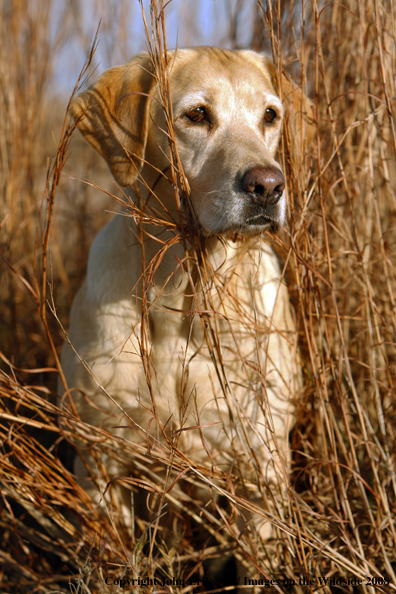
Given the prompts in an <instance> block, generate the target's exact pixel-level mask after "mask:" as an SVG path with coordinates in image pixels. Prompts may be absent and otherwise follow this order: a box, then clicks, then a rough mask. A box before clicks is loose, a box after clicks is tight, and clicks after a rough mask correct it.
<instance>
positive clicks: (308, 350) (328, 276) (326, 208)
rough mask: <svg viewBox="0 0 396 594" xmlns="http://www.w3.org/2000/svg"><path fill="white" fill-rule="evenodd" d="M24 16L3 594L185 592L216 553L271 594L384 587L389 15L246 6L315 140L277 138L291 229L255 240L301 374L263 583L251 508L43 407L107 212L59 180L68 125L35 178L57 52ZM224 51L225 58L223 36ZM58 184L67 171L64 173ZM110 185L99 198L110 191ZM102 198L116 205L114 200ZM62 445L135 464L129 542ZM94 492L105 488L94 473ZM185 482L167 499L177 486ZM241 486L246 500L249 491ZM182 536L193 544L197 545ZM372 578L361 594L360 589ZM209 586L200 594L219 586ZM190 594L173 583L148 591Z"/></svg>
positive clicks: (7, 109) (147, 447)
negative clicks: (292, 329) (285, 484)
mask: <svg viewBox="0 0 396 594" xmlns="http://www.w3.org/2000/svg"><path fill="white" fill-rule="evenodd" d="M32 5H34V6H35V7H36V8H37V7H40V10H38V8H37V11H36V12H34V11H33V12H32V13H29V15H30V17H29V19H28V18H26V19H25V18H24V17H23V14H24V3H23V2H17V1H16V0H15V1H13V2H9V3H7V7H8V9H9V12H10V14H11V15H12V16H13V18H12V19H11V21H10V23H11V24H10V25H8V24H7V21H6V20H4V21H3V22H2V27H3V31H2V38H4V39H5V40H8V41H7V43H8V44H7V43H4V44H2V47H1V49H0V52H1V54H0V56H1V63H0V68H1V91H2V93H1V98H0V101H1V102H2V105H1V109H0V113H1V114H2V115H1V129H0V154H1V163H2V170H3V182H2V197H1V200H2V209H1V212H2V213H3V214H2V220H1V222H0V225H1V230H0V232H1V250H2V262H3V264H2V269H1V295H2V299H1V301H2V304H1V310H2V314H3V315H2V320H3V322H2V325H1V328H0V350H1V358H2V359H1V361H2V363H1V372H0V373H1V376H0V381H1V387H0V406H1V411H0V418H1V424H0V433H1V444H2V457H1V461H0V476H1V487H0V488H1V504H0V514H1V515H0V525H1V536H0V542H1V545H0V547H1V550H0V578H2V579H0V583H2V586H1V587H0V588H1V591H2V592H10V593H11V592H12V593H13V594H14V593H18V592H21V593H26V592H46V593H49V592H54V591H60V592H78V593H80V592H87V593H89V592H92V593H96V592H98V593H99V592H113V591H117V587H115V586H114V585H109V584H111V583H112V582H111V580H110V582H108V583H107V584H106V577H109V576H111V578H112V580H114V579H138V578H139V579H143V578H147V577H150V576H153V575H155V576H156V577H161V578H162V579H168V580H172V579H173V578H180V577H183V578H184V579H185V580H186V581H187V580H188V579H191V578H194V579H197V580H198V579H202V577H203V573H202V572H203V569H202V564H203V561H204V560H205V558H206V557H208V556H216V555H224V554H226V553H227V552H229V551H231V550H232V551H234V553H235V554H236V555H237V556H238V557H239V558H240V559H241V560H242V561H243V562H244V563H245V564H246V575H247V576H249V577H259V576H260V575H261V576H262V577H263V578H264V577H265V576H264V575H263V573H261V574H260V571H261V572H264V574H266V576H267V577H269V578H274V579H275V578H276V579H278V580H280V583H279V585H277V586H272V588H268V589H267V591H273V592H275V591H278V592H296V593H299V594H302V593H303V592H304V593H305V592H313V591H314V590H315V587H318V584H319V577H321V578H329V579H330V578H332V577H333V578H337V579H338V578H344V579H346V580H348V579H352V578H357V579H360V580H362V582H363V583H362V584H361V585H359V586H355V585H354V586H348V585H344V586H343V589H344V590H345V591H346V592H351V593H352V592H364V593H366V592H367V593H373V592H376V591H383V592H388V591H393V590H395V589H396V576H395V571H396V562H395V547H396V525H395V511H396V497H395V494H396V475H395V468H394V466H395V452H396V448H395V438H396V436H395V426H396V422H395V421H396V419H395V413H396V409H395V406H396V402H395V382H396V356H395V355H396V351H395V339H394V337H395V331H396V306H395V299H396V297H395V296H396V273H395V266H396V258H395V239H394V238H395V222H396V197H395V194H396V176H395V172H396V131H395V108H396V89H395V80H396V49H395V48H396V45H395V16H396V15H395V9H394V6H393V3H392V2H389V3H384V4H380V3H379V2H377V1H376V0H364V2H361V3H360V4H359V6H357V5H356V4H355V3H354V2H351V1H350V2H346V3H343V4H342V5H341V4H337V3H335V4H331V5H325V4H324V3H320V4H318V3H316V2H315V1H314V0H312V1H309V2H308V3H307V4H306V5H305V6H304V5H303V3H300V2H293V3H290V4H289V3H284V6H282V5H283V3H282V2H280V3H279V4H278V5H275V3H272V4H268V5H267V4H264V3H263V4H261V3H260V4H259V5H258V9H257V16H256V18H257V23H256V25H257V26H256V27H255V32H254V39H253V40H252V44H253V46H254V49H258V50H260V49H262V48H263V47H265V49H268V46H269V45H270V46H271V50H272V52H273V55H274V60H275V63H276V64H277V65H278V68H279V72H280V71H281V69H282V68H283V69H284V71H285V72H286V73H289V74H290V73H291V74H292V75H293V77H294V80H295V81H296V82H297V83H300V84H301V85H302V87H303V88H304V89H305V90H307V91H308V93H309V96H310V97H311V99H312V102H313V113H312V117H313V120H314V122H315V127H316V133H315V136H314V139H313V142H312V145H311V146H303V147H302V148H301V149H299V148H298V147H299V146H300V147H301V143H303V137H302V136H301V138H300V139H296V138H294V137H293V136H292V135H291V134H290V127H288V125H286V126H285V131H284V135H283V139H282V147H281V161H282V160H283V164H284V168H285V171H287V183H288V198H289V203H290V209H289V225H290V226H289V229H288V230H287V231H285V233H284V234H283V236H281V237H280V238H277V239H274V238H270V237H268V241H272V242H274V244H275V248H276V249H277V250H278V251H279V253H280V256H281V257H282V259H283V261H284V263H285V274H286V277H287V279H288V284H289V290H290V293H291V298H292V302H293V306H294V309H295V316H296V320H297V324H298V329H299V348H300V354H301V360H302V365H303V372H304V389H303V391H302V392H301V394H299V396H298V401H297V402H296V405H297V423H296V426H295V428H294V430H293V434H292V436H291V440H292V448H293V473H292V477H291V488H290V489H289V495H288V501H287V502H286V503H285V505H284V507H283V509H278V513H277V514H273V513H272V516H271V518H270V519H271V521H272V522H273V524H274V525H275V526H277V534H278V542H277V543H276V552H277V555H276V556H277V561H276V563H272V567H271V562H272V561H273V560H274V557H273V558H270V559H267V560H265V559H264V560H263V555H264V556H265V551H264V552H263V551H259V550H257V548H256V546H255V541H254V539H252V538H251V535H250V532H249V529H247V530H246V531H245V532H244V533H242V534H238V533H237V532H236V531H235V527H234V526H233V523H232V520H233V518H234V517H235V515H236V514H239V513H242V514H245V515H246V517H248V514H249V513H250V512H254V513H256V514H262V515H263V514H264V515H265V514H266V512H265V511H263V510H261V509H258V508H256V507H255V506H254V505H253V504H252V503H249V501H248V500H247V499H243V498H241V497H239V496H236V495H235V492H234V491H233V487H232V481H230V480H229V477H227V476H224V475H223V476H221V475H218V476H216V477H215V478H216V481H214V480H213V477H212V476H211V474H210V473H209V472H208V471H207V470H206V469H205V468H203V467H198V466H194V464H193V463H191V461H189V460H186V458H185V456H183V454H182V453H181V452H179V451H178V450H177V447H175V444H174V443H172V442H170V441H168V442H165V443H164V444H162V445H161V444H155V443H150V442H149V440H148V441H147V444H144V445H142V442H141V441H136V442H124V441H123V442H122V443H121V445H122V447H120V439H119V438H116V437H114V436H111V435H110V434H108V433H106V431H104V430H101V429H97V428H96V429H95V428H91V427H87V426H84V424H83V423H81V422H78V421H76V419H75V418H74V416H73V414H72V412H70V413H69V414H67V413H65V412H62V413H61V412H60V410H59V409H58V408H57V406H56V404H55V403H56V397H55V391H56V389H55V385H56V377H57V374H58V373H59V372H60V369H59V362H58V359H57V357H58V353H59V350H60V347H61V344H62V340H63V336H62V331H61V328H60V325H59V323H58V321H57V319H58V320H60V321H61V323H62V325H63V326H64V327H67V312H68V310H69V307H70V300H71V298H72V295H73V293H74V292H75V289H76V287H77V286H78V285H79V283H80V282H81V279H82V276H83V274H84V264H83V263H84V262H85V261H86V257H87V250H88V249H89V241H88V239H87V236H88V237H92V236H93V235H94V233H95V231H96V229H97V228H98V227H99V226H101V224H102V223H103V215H102V216H101V217H99V218H100V220H99V221H98V220H95V222H93V219H92V218H91V216H92V215H91V212H92V211H91V210H90V206H88V205H92V209H93V208H95V209H96V210H98V206H97V205H95V204H94V202H93V200H92V196H91V195H87V194H89V193H90V192H92V191H93V190H94V188H92V187H91V186H87V185H83V184H78V183H77V182H75V181H74V182H73V181H72V180H70V179H63V180H62V177H61V176H60V173H61V170H62V169H63V167H64V160H65V158H66V156H67V154H68V150H67V147H68V142H69V139H70V135H71V133H72V132H73V130H72V128H70V127H69V126H68V124H67V120H65V124H64V129H63V133H62V139H61V142H60V145H59V147H60V148H59V150H58V155H57V157H55V159H54V160H53V161H52V163H51V164H50V166H49V168H48V175H47V177H46V176H45V171H46V161H45V155H46V151H45V150H44V149H43V142H44V141H43V139H44V138H45V139H46V140H45V142H47V141H48V136H49V134H48V128H46V134H47V136H46V137H44V136H43V133H44V132H43V131H44V129H45V121H46V113H47V112H48V106H47V104H46V95H45V89H46V84H47V82H48V80H47V79H46V76H49V74H48V72H49V70H50V62H51V61H50V57H51V55H52V53H53V52H55V51H56V48H57V43H63V38H62V37H61V38H60V39H59V40H58V41H57V42H54V44H53V45H51V44H50V42H49V34H48V22H49V21H48V19H49V18H50V17H49V15H50V8H51V3H50V2H44V1H43V2H41V3H37V4H35V3H32ZM151 5H152V19H153V21H152V29H151V23H150V18H149V17H148V16H147V21H148V24H147V32H148V37H149V39H150V43H151V47H150V51H151V53H152V55H153V60H154V63H155V65H156V73H157V76H158V79H159V81H160V83H161V88H162V98H163V103H164V108H165V109H166V110H167V113H168V133H169V134H170V137H171V143H170V146H171V151H170V155H171V163H172V164H173V165H174V166H175V168H174V169H173V171H174V172H175V173H174V185H175V187H176V188H177V190H176V199H177V200H188V197H187V196H186V193H185V186H184V184H183V179H182V177H181V178H180V176H177V174H176V169H179V170H180V168H178V156H177V148H176V146H175V144H174V143H173V142H172V117H171V112H170V111H169V104H168V100H169V97H168V95H167V92H168V91H167V84H166V68H165V62H164V59H163V56H164V52H165V51H166V44H165V38H164V22H163V16H162V9H161V6H160V5H159V3H157V2H156V1H154V0H153V1H152V3H151ZM25 8H26V7H25ZM43 11H44V12H43ZM43 14H44V15H47V16H46V18H44V17H43ZM3 18H5V17H3ZM235 27H236V25H235ZM38 38H40V39H41V40H42V43H40V44H38V42H37V39H38ZM230 39H231V42H232V43H234V44H235V43H236V39H237V36H236V35H235V31H234V32H233V34H232V35H230ZM269 41H270V43H269ZM44 42H45V43H44ZM46 43H47V45H45V44H46ZM26 55H29V60H28V61H27V60H26V59H24V57H26ZM83 76H84V75H83ZM59 121H62V117H61V116H60V117H59ZM76 151H77V155H79V153H78V148H77V149H76ZM84 151H85V152H84V155H85V154H86V152H87V151H88V149H84ZM80 154H81V153H80ZM88 154H89V155H91V153H88ZM84 158H85V157H84ZM88 159H91V156H89V157H88ZM76 160H77V161H78V158H77V159H76ZM91 162H92V163H94V166H93V167H92V169H91V170H89V165H90V162H88V163H84V164H83V167H81V169H80V171H81V174H80V173H79V171H78V167H79V163H75V165H74V167H75V169H76V175H75V177H88V179H89V180H90V181H91V182H92V183H93V184H95V185H96V186H100V187H103V186H104V183H105V182H103V178H104V173H103V169H101V170H100V171H99V173H98V165H97V163H98V161H96V160H95V157H92V161H91ZM87 170H88V173H87ZM68 171H73V163H69V164H68ZM102 182H103V183H102ZM44 187H45V190H44ZM109 187H112V188H113V189H112V190H111V193H113V194H114V193H115V192H114V186H107V187H106V189H109ZM71 188H73V189H71ZM43 190H44V200H43V202H42V203H41V198H42V195H43ZM96 194H100V192H99V191H97V190H96ZM117 196H118V198H119V199H120V197H121V198H122V194H121V193H118V194H117ZM124 200H126V198H125V197H124ZM103 204H110V205H111V206H110V209H111V210H112V211H115V210H116V209H117V202H116V199H115V198H111V196H110V197H108V196H107V195H106V197H105V198H104V199H103V202H102V204H101V209H102V207H103ZM70 205H73V209H71V206H70ZM129 207H130V209H131V212H132V213H133V215H134V216H135V217H137V218H139V217H141V218H142V217H145V218H146V219H147V218H149V219H150V218H151V219H155V211H153V210H151V211H150V210H149V209H147V208H146V209H143V207H142V205H129ZM53 208H54V210H53ZM53 213H54V214H53ZM176 223H177V224H179V227H177V224H176V227H175V240H184V241H185V242H186V243H188V242H189V239H190V238H189V237H187V236H186V235H185V233H186V231H185V229H184V227H183V225H180V223H179V222H176ZM194 259H195V264H197V265H198V268H199V267H200V266H201V262H202V245H197V246H196V247H195V250H193V252H192V255H191V258H190V259H189V260H188V262H190V264H189V265H190V266H193V262H194ZM153 265H155V263H153ZM201 270H202V268H201ZM150 272H151V271H150V270H148V271H147V276H146V279H145V280H146V286H148V285H149V281H150ZM206 273H208V274H210V271H209V272H208V271H207V270H206ZM142 336H143V339H144V335H142ZM211 340H212V338H211V337H210V336H208V341H209V343H210V341H211ZM142 344H143V347H144V342H143V343H142ZM214 350H215V348H214ZM144 352H145V351H144V348H143V353H144ZM59 415H61V416H62V422H61V423H59V422H58V417H59ZM76 443H78V445H79V447H80V448H81V447H84V448H85V447H86V448H90V449H91V451H92V452H94V453H96V457H97V460H98V464H100V463H101V462H100V456H99V447H98V446H99V445H100V448H101V451H103V449H105V450H106V452H107V453H108V454H109V455H117V456H118V457H120V456H125V459H130V457H131V452H132V453H133V459H134V462H133V472H132V476H133V479H130V480H129V484H130V485H133V486H134V487H141V488H143V489H146V491H147V493H148V494H150V506H151V509H153V510H156V511H157V515H156V513H153V519H152V521H151V523H147V522H144V521H143V520H142V519H141V518H139V517H138V516H136V517H135V519H134V523H133V526H132V527H129V528H128V529H126V527H125V526H123V524H122V521H121V520H120V518H119V517H118V516H117V509H116V507H112V505H111V503H112V501H111V485H109V486H108V488H107V500H108V507H107V510H108V514H107V515H106V516H104V515H102V514H100V513H99V512H98V510H97V509H95V508H94V506H93V504H92V502H90V501H89V500H88V498H87V496H86V495H85V493H84V491H82V490H81V488H80V487H79V486H78V485H77V483H76V481H75V479H74V476H73V474H72V473H71V468H72V466H71V462H70V460H71V457H72V455H73V453H72V452H73V447H72V446H73V444H76ZM170 461H171V463H170ZM103 476H104V484H106V469H105V468H103ZM181 479H183V481H184V485H185V486H184V487H183V496H181V494H180V490H179V489H178V488H177V487H178V484H179V482H180V480H181ZM196 482H198V483H201V484H203V485H205V488H206V489H213V491H216V490H217V491H219V490H221V491H220V492H221V494H222V496H223V498H224V499H228V507H227V508H226V509H227V511H226V513H224V512H221V510H220V508H219V507H218V506H217V505H216V502H215V501H214V502H213V504H212V505H211V506H208V507H206V508H205V507H203V506H200V505H199V502H197V501H194V500H192V499H191V497H189V488H188V485H189V484H191V483H196ZM247 488H248V490H249V489H250V490H254V489H255V485H248V486H247ZM266 496H270V494H269V495H268V494H267V495H266ZM166 505H168V507H169V505H171V506H173V507H174V508H175V510H176V512H175V526H177V527H178V528H175V531H176V532H177V533H178V534H180V538H179V541H178V544H177V546H176V545H175V546H174V547H173V548H172V549H169V548H167V545H166V540H165V539H163V529H162V528H161V520H160V515H161V514H163V513H166V511H167V510H166ZM164 506H165V507H164ZM268 509H270V508H268ZM271 509H273V508H271ZM267 517H268V516H267ZM197 525H201V526H203V528H204V531H203V533H204V534H206V535H207V536H206V537H202V536H200V538H201V540H200V541H198V540H197V530H196V526H197ZM200 534H201V532H200ZM154 543H155V546H154ZM264 561H265V564H264ZM368 576H371V578H374V580H372V583H373V584H374V585H365V583H366V577H368ZM304 578H305V579H306V580H310V579H313V578H314V579H316V580H317V581H316V586H315V587H312V586H309V585H307V584H306V582H302V581H301V580H302V579H304ZM285 579H288V580H290V583H292V581H293V580H294V581H295V584H294V585H290V586H287V585H286V584H285V583H284V582H281V580H285ZM381 580H382V581H381ZM384 580H385V581H384ZM386 582H388V584H389V585H387V583H386ZM118 589H119V590H121V587H119V588H118ZM212 589H213V590H214V591H216V585H215V584H213V585H212ZM191 590H192V588H191V587H188V586H181V585H173V586H170V585H165V586H164V587H163V588H162V589H161V588H160V587H159V586H158V585H157V586H154V587H152V588H151V591H152V592H154V591H157V592H158V591H169V592H187V591H191ZM147 591H150V587H148V588H147ZM194 591H199V589H197V588H195V589H194ZM322 591H323V592H324V593H326V594H329V593H332V592H336V591H339V586H338V588H337V585H336V584H333V585H330V584H329V583H328V584H327V585H324V586H322Z"/></svg>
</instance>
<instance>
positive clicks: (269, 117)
mask: <svg viewBox="0 0 396 594" xmlns="http://www.w3.org/2000/svg"><path fill="white" fill-rule="evenodd" d="M275 118H276V111H274V110H273V109H271V108H270V107H269V108H268V109H267V110H266V111H265V114H264V121H265V122H267V123H268V124H270V123H271V122H273V121H274V119H275Z"/></svg>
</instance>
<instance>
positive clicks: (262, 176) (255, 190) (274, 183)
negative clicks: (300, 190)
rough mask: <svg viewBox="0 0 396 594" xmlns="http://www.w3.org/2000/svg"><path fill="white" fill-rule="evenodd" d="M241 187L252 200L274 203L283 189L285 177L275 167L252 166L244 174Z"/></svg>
mask: <svg viewBox="0 0 396 594" xmlns="http://www.w3.org/2000/svg"><path fill="white" fill-rule="evenodd" d="M242 188H243V189H244V191H245V192H248V194H249V195H250V196H251V197H252V198H253V201H254V202H260V203H262V204H263V205H264V204H276V203H277V202H278V201H279V200H280V198H281V196H282V194H283V190H284V189H285V178H284V177H283V173H282V171H281V170H280V169H278V168H277V167H253V168H252V169H248V171H246V173H245V174H244V176H243V178H242Z"/></svg>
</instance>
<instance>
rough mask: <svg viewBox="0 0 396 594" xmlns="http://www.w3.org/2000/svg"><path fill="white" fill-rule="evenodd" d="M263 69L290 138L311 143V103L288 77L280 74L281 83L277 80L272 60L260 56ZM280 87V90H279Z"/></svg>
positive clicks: (313, 125) (312, 126) (314, 129)
mask: <svg viewBox="0 0 396 594" xmlns="http://www.w3.org/2000/svg"><path fill="white" fill-rule="evenodd" d="M261 59H262V60H263V61H264V65H265V69H266V71H267V72H268V74H269V76H270V78H271V82H272V85H273V87H274V89H275V91H276V92H277V93H278V95H279V96H280V97H281V99H282V102H283V107H284V114H285V118H284V121H285V126H287V127H288V128H289V130H290V131H291V136H292V137H293V138H295V139H296V140H297V142H298V143H299V139H300V137H301V129H302V130H303V139H304V141H305V143H306V144H307V145H310V144H311V143H312V140H313V137H314V133H315V131H316V126H315V122H314V117H313V103H312V101H311V100H310V99H308V97H307V96H306V95H304V93H303V91H302V89H301V88H300V87H299V86H298V85H296V84H295V83H294V82H293V81H292V80H291V79H290V78H289V77H288V76H286V75H285V74H282V81H280V80H279V76H277V72H276V70H275V65H274V63H273V61H272V58H269V57H268V56H266V55H263V54H261ZM281 87H282V88H281Z"/></svg>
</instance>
